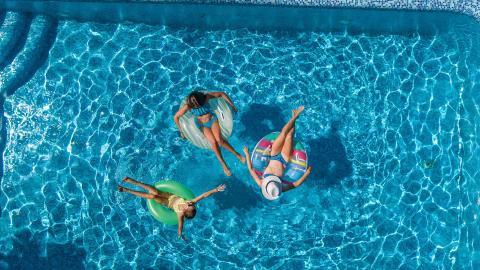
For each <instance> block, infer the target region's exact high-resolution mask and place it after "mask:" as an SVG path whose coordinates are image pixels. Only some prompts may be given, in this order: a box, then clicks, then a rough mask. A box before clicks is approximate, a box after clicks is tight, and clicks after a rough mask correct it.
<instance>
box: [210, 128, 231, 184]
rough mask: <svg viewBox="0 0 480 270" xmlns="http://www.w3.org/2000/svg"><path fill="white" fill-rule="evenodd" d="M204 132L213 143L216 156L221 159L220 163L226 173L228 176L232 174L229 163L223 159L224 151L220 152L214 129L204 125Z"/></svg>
mask: <svg viewBox="0 0 480 270" xmlns="http://www.w3.org/2000/svg"><path fill="white" fill-rule="evenodd" d="M203 134H204V135H205V137H207V140H208V141H209V142H210V144H211V145H212V150H213V152H214V153H215V156H216V157H217V159H218V161H220V164H221V165H222V168H223V172H224V173H225V175H226V176H231V175H232V172H231V171H230V169H229V168H228V166H227V163H225V160H224V159H223V156H222V153H221V152H220V147H219V146H218V143H217V141H216V140H215V136H214V135H213V132H212V130H211V129H209V128H205V127H204V128H203Z"/></svg>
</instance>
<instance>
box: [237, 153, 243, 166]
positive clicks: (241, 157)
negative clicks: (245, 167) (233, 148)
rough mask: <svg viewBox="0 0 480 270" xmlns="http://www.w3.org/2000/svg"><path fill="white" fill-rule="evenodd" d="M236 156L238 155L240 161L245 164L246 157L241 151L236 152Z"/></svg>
mask: <svg viewBox="0 0 480 270" xmlns="http://www.w3.org/2000/svg"><path fill="white" fill-rule="evenodd" d="M235 156H236V157H237V159H238V160H240V162H242V163H243V164H245V157H244V156H242V155H240V154H239V153H236V154H235Z"/></svg>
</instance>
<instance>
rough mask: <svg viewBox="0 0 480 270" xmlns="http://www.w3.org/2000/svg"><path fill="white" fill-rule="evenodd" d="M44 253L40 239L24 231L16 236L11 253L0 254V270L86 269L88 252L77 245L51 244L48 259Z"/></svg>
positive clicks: (48, 245) (48, 246) (48, 249)
mask: <svg viewBox="0 0 480 270" xmlns="http://www.w3.org/2000/svg"><path fill="white" fill-rule="evenodd" d="M42 253H44V251H43V250H41V247H40V245H39V239H36V237H35V235H32V233H31V232H30V231H28V230H22V231H20V232H18V233H16V234H15V238H14V240H13V249H12V250H11V251H10V253H9V254H1V253H0V269H37V270H40V269H49V270H52V269H70V270H76V269H85V259H86V251H85V249H83V248H79V247H77V246H76V245H75V244H71V243H69V244H56V243H49V244H47V250H46V253H47V257H42V256H40V255H41V254H42Z"/></svg>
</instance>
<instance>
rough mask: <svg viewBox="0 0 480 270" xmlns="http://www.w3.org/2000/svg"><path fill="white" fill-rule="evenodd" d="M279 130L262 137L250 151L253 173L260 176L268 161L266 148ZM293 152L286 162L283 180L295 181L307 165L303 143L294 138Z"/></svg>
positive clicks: (268, 154) (269, 146)
mask: <svg viewBox="0 0 480 270" xmlns="http://www.w3.org/2000/svg"><path fill="white" fill-rule="evenodd" d="M278 134H280V132H272V133H270V134H268V135H266V136H265V137H263V138H262V139H261V140H260V141H259V142H258V143H257V145H256V146H255V149H253V152H252V157H251V159H252V166H253V169H254V170H255V173H256V174H257V175H258V176H259V177H261V176H262V175H263V172H264V171H265V168H266V167H267V165H268V163H269V162H270V153H268V150H267V149H268V148H271V146H272V144H273V141H274V140H275V139H276V138H277V137H278ZM293 145H294V147H293V153H292V157H291V159H290V162H288V164H287V167H286V168H285V172H284V174H283V180H285V181H287V182H295V181H297V180H298V179H300V177H302V176H303V174H304V173H305V171H306V170H307V167H308V156H307V152H306V151H305V148H304V147H303V144H302V143H301V142H299V141H297V140H296V139H294V140H293Z"/></svg>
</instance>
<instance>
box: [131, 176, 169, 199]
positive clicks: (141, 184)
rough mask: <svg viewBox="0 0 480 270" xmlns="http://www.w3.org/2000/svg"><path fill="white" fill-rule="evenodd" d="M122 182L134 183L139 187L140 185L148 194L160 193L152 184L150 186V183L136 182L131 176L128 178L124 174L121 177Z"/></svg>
mask: <svg viewBox="0 0 480 270" xmlns="http://www.w3.org/2000/svg"><path fill="white" fill-rule="evenodd" d="M123 182H127V183H131V184H134V185H137V186H139V187H142V188H144V189H145V190H147V191H148V192H149V193H150V194H153V195H160V192H159V191H158V190H157V189H156V188H155V187H154V186H151V185H147V184H144V183H142V182H138V181H137V180H135V179H133V178H130V177H128V176H125V177H124V178H123ZM162 193H163V192H162Z"/></svg>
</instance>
